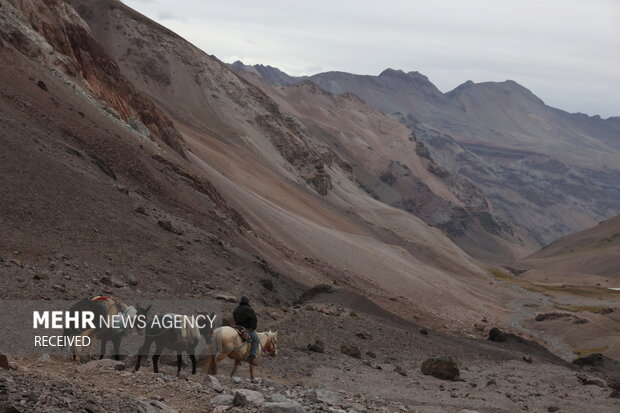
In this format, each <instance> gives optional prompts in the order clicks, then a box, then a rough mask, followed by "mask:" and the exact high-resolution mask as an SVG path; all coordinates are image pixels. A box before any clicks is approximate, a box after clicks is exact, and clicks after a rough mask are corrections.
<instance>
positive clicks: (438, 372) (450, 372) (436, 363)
mask: <svg viewBox="0 0 620 413" xmlns="http://www.w3.org/2000/svg"><path fill="white" fill-rule="evenodd" d="M421 370H422V374H425V375H427V376H428V375H430V376H433V377H436V378H438V379H441V380H458V379H460V377H459V374H460V372H459V368H458V366H457V364H456V363H455V362H454V360H452V358H450V357H445V356H443V357H433V358H429V359H427V360H425V361H424V363H422V367H421Z"/></svg>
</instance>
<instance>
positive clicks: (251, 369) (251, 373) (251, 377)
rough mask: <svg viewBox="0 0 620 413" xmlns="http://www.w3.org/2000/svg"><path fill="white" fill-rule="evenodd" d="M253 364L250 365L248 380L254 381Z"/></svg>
mask: <svg viewBox="0 0 620 413" xmlns="http://www.w3.org/2000/svg"><path fill="white" fill-rule="evenodd" d="M254 367H255V366H254V364H253V363H250V380H252V381H254Z"/></svg>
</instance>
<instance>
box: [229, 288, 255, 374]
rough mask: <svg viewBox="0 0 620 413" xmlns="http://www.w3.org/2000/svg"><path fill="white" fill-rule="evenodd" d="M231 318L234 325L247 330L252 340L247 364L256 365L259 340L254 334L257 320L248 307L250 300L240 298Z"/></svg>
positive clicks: (244, 297)
mask: <svg viewBox="0 0 620 413" xmlns="http://www.w3.org/2000/svg"><path fill="white" fill-rule="evenodd" d="M233 318H234V319H235V324H237V325H240V326H241V327H244V328H246V329H247V330H248V333H249V334H250V337H251V338H252V348H251V349H250V355H249V357H248V359H247V361H248V362H249V363H252V364H256V362H255V359H256V352H257V351H258V344H259V339H258V335H257V334H256V324H257V323H258V320H257V318H256V313H255V312H254V310H253V309H252V307H250V299H249V298H248V297H246V296H245V295H244V296H243V297H241V300H239V305H238V306H237V308H235V310H234V311H233Z"/></svg>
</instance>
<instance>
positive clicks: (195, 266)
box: [0, 0, 618, 413]
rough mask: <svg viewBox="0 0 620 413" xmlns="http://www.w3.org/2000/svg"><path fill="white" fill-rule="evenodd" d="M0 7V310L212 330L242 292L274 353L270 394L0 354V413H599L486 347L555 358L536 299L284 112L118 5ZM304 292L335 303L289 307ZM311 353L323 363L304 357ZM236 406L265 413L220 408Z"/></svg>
mask: <svg viewBox="0 0 620 413" xmlns="http://www.w3.org/2000/svg"><path fill="white" fill-rule="evenodd" d="M72 5H74V6H75V7H76V9H73V8H72ZM0 6H1V7H0V13H1V14H0V29H1V32H0V33H1V35H2V36H1V38H0V60H1V61H2V62H10V63H9V64H4V65H3V66H2V70H1V71H0V120H1V122H2V128H1V129H0V148H1V150H0V188H1V190H2V196H1V197H0V212H1V214H0V220H1V221H0V225H1V227H2V229H3V231H1V232H0V280H1V282H2V287H3V288H2V293H1V294H0V297H1V298H3V299H43V300H46V299H77V298H84V297H88V296H91V295H94V294H101V293H105V294H113V295H115V296H118V297H120V298H121V299H123V298H125V299H129V298H131V299H153V298H158V299H162V298H212V299H214V300H218V301H219V302H221V303H222V304H223V308H224V309H225V311H226V313H228V312H229V311H230V310H232V307H233V305H234V304H233V303H232V302H231V301H235V298H236V297H238V296H239V295H241V294H249V295H251V296H252V299H253V302H254V303H255V307H256V309H257V311H258V313H259V317H260V320H261V324H260V325H261V327H260V328H272V329H277V330H278V331H279V335H280V341H279V347H280V354H279V355H278V357H277V358H276V359H265V360H264V361H263V364H262V366H261V376H262V377H265V378H269V379H270V380H273V381H271V382H269V381H263V382H260V383H249V382H248V381H247V380H240V381H239V382H238V383H237V382H235V381H238V380H235V381H230V380H229V379H226V378H223V377H220V379H219V381H220V382H221V383H220V385H217V384H214V382H212V381H209V379H207V378H205V377H204V376H203V375H202V374H201V375H199V376H196V377H190V378H180V379H177V378H175V377H174V376H173V367H168V366H166V367H164V373H163V374H162V375H154V374H152V373H150V372H148V368H147V367H145V368H144V369H142V370H141V371H140V373H138V374H133V373H132V372H131V369H124V370H123V369H122V368H120V367H117V368H116V369H115V367H114V366H116V364H115V363H114V362H103V363H92V364H86V365H84V366H79V365H76V364H73V363H71V362H68V361H63V360H56V359H53V360H47V359H46V358H45V357H43V358H39V356H32V355H30V356H20V355H9V360H8V361H9V362H10V363H14V364H10V365H9V366H4V367H8V369H4V368H3V369H1V370H0V374H1V377H2V383H1V384H2V386H0V390H1V391H0V393H1V394H0V399H1V400H0V402H2V403H5V404H7V403H9V404H11V405H13V406H14V407H15V409H17V411H50V412H52V411H91V412H94V411H119V412H121V411H122V412H125V411H137V412H154V411H160V412H161V411H168V412H170V411H172V410H170V409H175V410H176V411H179V412H184V411H196V412H198V411H211V410H216V411H224V410H227V411H257V410H263V411H277V410H269V409H277V406H270V405H269V404H268V403H284V404H286V403H289V404H290V405H289V406H288V407H287V408H289V409H293V410H286V411H300V410H299V406H298V405H297V404H296V403H298V404H299V405H301V406H304V407H305V408H306V409H307V410H308V411H339V410H345V411H348V412H350V413H352V412H355V411H358V412H361V411H382V410H387V411H421V412H458V411H460V410H462V409H466V408H470V409H471V408H473V409H475V410H477V411H480V412H512V411H526V410H529V411H546V410H548V409H549V408H554V407H559V408H560V409H561V410H563V411H592V408H594V409H596V411H601V412H606V411H610V412H611V411H615V410H617V407H618V401H617V400H616V399H614V398H610V397H609V395H610V393H611V391H612V390H611V388H609V387H608V382H612V381H613V380H617V379H618V377H615V378H614V374H613V366H615V365H614V364H613V363H612V364H611V366H612V368H599V367H600V366H595V367H594V368H593V369H586V370H584V369H577V368H576V367H575V366H573V365H571V364H569V363H567V362H565V361H564V360H562V359H561V358H559V357H557V356H555V355H553V354H551V353H549V352H548V351H547V350H545V349H544V348H543V347H541V346H540V345H538V344H535V343H533V342H520V341H519V340H517V339H510V340H508V341H506V342H501V343H496V342H490V341H487V340H486V337H487V336H488V334H489V330H490V328H491V327H493V326H499V327H501V328H502V329H504V330H509V331H513V332H515V333H518V334H520V335H522V336H524V337H526V338H528V339H530V338H536V339H537V340H538V341H540V342H544V343H546V344H548V345H549V346H550V348H552V349H553V350H554V351H555V350H559V351H558V354H560V353H561V350H562V349H563V348H564V347H566V343H565V342H564V341H563V340H562V337H561V335H555V334H541V331H540V330H541V329H537V328H530V327H529V325H528V324H527V323H529V322H533V321H532V319H533V317H534V316H535V315H536V314H535V313H534V311H533V310H532V309H533V308H534V307H526V305H527V304H528V303H529V302H530V301H531V300H534V301H537V300H541V301H543V302H544V301H545V300H546V298H545V296H544V294H540V292H536V291H534V292H532V291H527V290H524V289H523V288H517V287H516V286H514V283H513V282H508V281H513V280H512V279H510V280H508V279H506V278H505V277H504V276H499V277H498V276H497V275H496V277H493V275H492V274H491V273H490V272H489V271H488V269H487V268H486V264H484V263H481V262H479V261H478V260H476V259H474V258H472V257H471V256H470V255H468V254H467V253H466V252H464V251H463V250H462V249H461V248H460V247H459V246H458V245H456V244H455V243H454V242H453V241H452V240H451V239H450V238H449V237H448V236H446V234H445V232H442V231H441V230H440V229H438V228H433V227H430V226H429V225H428V224H427V223H426V222H425V221H424V220H422V219H420V218H419V217H417V216H415V215H413V214H411V213H409V212H407V211H405V210H403V209H402V208H394V207H392V206H389V205H387V204H385V203H383V202H380V201H379V200H376V199H373V197H372V196H371V195H370V194H369V193H368V192H367V191H365V190H363V189H362V188H360V186H359V185H358V184H356V183H355V182H354V175H352V173H353V170H352V167H351V164H350V162H349V160H348V159H346V157H345V156H344V155H341V154H339V153H338V151H336V150H335V149H334V148H333V147H330V146H329V145H327V144H325V142H324V141H322V140H321V139H319V137H318V136H317V135H316V133H317V132H316V131H313V130H312V129H313V128H310V127H308V126H306V125H304V124H303V123H302V121H301V120H300V119H297V118H296V117H293V116H292V115H291V114H290V113H289V112H288V110H285V109H284V108H283V107H284V106H285V105H284V103H283V102H282V107H281V106H280V105H279V104H278V103H277V102H276V101H274V100H273V99H272V98H270V97H269V96H268V95H266V94H265V93H264V92H262V91H261V90H260V89H259V88H257V87H255V86H253V85H252V84H250V83H249V82H247V81H246V80H244V79H243V78H241V77H239V76H237V75H236V74H235V73H233V72H232V71H230V70H229V69H228V68H227V67H226V66H225V65H223V64H221V62H219V61H218V60H217V59H215V58H213V57H211V56H209V55H207V54H205V53H204V52H202V51H200V50H198V49H196V48H195V47H193V46H191V45H189V44H188V43H187V42H186V41H184V40H183V39H181V38H179V37H178V36H176V35H175V34H173V33H171V32H169V31H168V30H166V29H165V28H163V27H161V26H159V25H157V24H155V23H153V22H152V21H150V20H148V19H146V18H144V17H143V16H140V15H139V14H137V13H135V12H134V11H132V10H130V9H128V8H126V7H125V6H124V5H122V3H120V2H117V1H107V0H106V1H100V2H96V3H93V2H82V1H77V0H76V1H72V2H71V4H69V3H67V2H64V1H51V0H50V1H42V0H41V1H31V2H19V1H8V0H1V1H0ZM76 10H77V11H76ZM83 19H84V20H83ZM332 98H333V97H332ZM332 98H330V99H332ZM324 104H325V105H327V102H325V103H324ZM364 108H365V106H364V105H362V104H361V103H357V104H356V107H355V111H354V113H355V114H356V115H359V113H360V110H362V111H363V110H366V109H364ZM289 109H290V110H291V111H292V109H291V108H289ZM345 115H346V113H340V114H339V115H338V116H345ZM297 116H299V118H303V116H302V112H301V111H298V112H297ZM368 117H369V118H370V119H372V121H373V122H371V124H375V123H377V122H378V123H381V121H382V120H381V114H379V113H378V112H376V111H374V110H373V111H372V113H370V112H369V113H368ZM326 119H329V120H330V121H331V122H333V118H326ZM336 119H337V118H336ZM341 119H344V118H341ZM384 121H385V122H386V123H385V124H386V125H393V122H391V121H388V120H387V119H385V120H384ZM308 123H309V124H310V122H309V121H308ZM328 126H329V128H328V129H333V127H334V123H332V124H331V125H328ZM371 126H372V125H371ZM373 127H374V126H373ZM398 127H399V128H401V129H400V131H399V139H401V140H402V139H405V138H406V136H404V135H403V133H404V132H406V131H405V130H404V129H402V126H400V125H398ZM348 130H349V131H350V129H348ZM344 132H345V131H344V130H343V133H344ZM349 133H350V132H349ZM380 135H381V131H380V130H379V132H377V134H376V135H374V136H372V135H368V136H366V138H365V139H368V142H371V140H374V141H372V142H376V143H373V144H375V145H378V144H379V143H380ZM339 142H340V144H342V143H344V142H345V141H344V140H342V141H339ZM414 151H415V149H414ZM353 152H355V151H353ZM384 155H385V157H387V158H385V157H383V158H381V159H383V160H386V159H388V158H389V157H394V156H396V151H392V152H390V151H387V152H385V153H384ZM356 156H357V155H356ZM382 156H383V155H382ZM357 159H360V160H364V161H366V160H367V158H365V157H364V156H361V155H359V157H358V158H357ZM368 159H371V158H368ZM373 159H375V158H373ZM411 159H412V160H411V161H410V166H409V168H410V169H411V170H412V171H415V172H416V177H417V179H419V180H420V181H421V182H423V183H424V184H425V185H427V187H428V188H429V190H430V191H431V192H433V199H437V197H438V198H441V199H451V201H453V202H454V203H455V204H458V202H463V201H462V200H461V201H459V199H458V197H456V195H455V194H454V193H452V192H450V191H449V188H448V187H447V186H446V183H445V182H442V181H440V180H438V179H436V177H435V176H436V175H433V174H429V172H428V168H427V164H428V162H427V161H426V160H425V158H424V157H423V156H415V157H412V158H411ZM403 162H404V160H403ZM432 205H434V204H433V203H431V204H429V205H428V207H432ZM474 234H475V232H474ZM484 236H485V237H486V238H485V239H487V240H488V239H489V238H488V234H487V235H484ZM474 238H476V237H475V236H474ZM472 242H474V239H472ZM511 247H512V246H511ZM539 281H540V280H539ZM532 282H533V281H532ZM319 283H327V284H329V285H331V286H336V287H337V288H338V291H337V292H335V293H332V294H323V295H318V296H313V297H311V298H309V299H307V300H305V301H303V302H301V303H297V304H296V302H297V300H298V299H299V298H300V297H301V296H302V293H303V292H304V291H307V290H308V289H309V288H310V287H312V286H314V285H316V284H319ZM543 293H544V292H543ZM612 298H613V297H612ZM612 298H610V300H611V299H612ZM606 305H607V303H606ZM610 314H611V315H610ZM610 314H604V315H601V317H615V316H616V315H615V314H617V313H610ZM598 316H599V315H596V317H598ZM579 317H582V315H581V314H580V315H579ZM583 317H584V318H585V317H586V316H583ZM588 317H590V316H588ZM592 317H595V316H592ZM593 320H594V319H593ZM556 321H558V320H549V321H543V323H551V322H554V323H555V322H556ZM559 321H560V322H564V321H566V320H564V319H563V318H562V319H559ZM592 325H594V323H592ZM422 329H424V331H425V332H426V334H423V333H422V332H421V331H422ZM560 329H562V327H557V328H554V330H549V332H550V333H555V331H556V330H558V331H559V330H560ZM589 334H597V333H596V331H594V332H592V333H589ZM558 336H560V338H558ZM316 340H321V341H323V342H324V346H325V353H315V352H309V351H308V350H307V345H308V344H312V343H314V342H315V341H316ZM566 340H567V341H570V340H568V338H566ZM579 340H581V339H578V341H579ZM342 345H349V346H353V347H354V349H353V350H352V352H353V353H355V349H356V348H357V349H359V350H360V357H361V358H355V357H351V356H350V355H346V354H343V353H342V352H341V346H342ZM348 352H349V353H351V351H348ZM368 352H371V353H373V354H374V357H373V356H372V355H370V354H369V353H368ZM562 355H564V354H562ZM431 356H450V357H452V358H454V360H455V361H456V362H457V363H458V365H459V367H460V369H461V377H462V379H463V380H464V381H442V380H439V379H436V378H433V377H431V376H425V375H423V374H422V373H421V370H420V369H421V364H422V362H423V361H425V360H426V359H427V358H428V357H431ZM524 357H525V358H524ZM530 361H531V362H530ZM106 363H107V364H106ZM609 363H611V362H610V361H606V362H605V364H604V366H608V365H609ZM229 367H230V366H224V367H223V368H224V371H226V369H227V368H229ZM610 371H611V373H610ZM580 374H581V375H584V374H585V375H586V378H587V380H586V381H585V382H586V384H583V382H584V380H581V381H580V379H578V378H577V375H580ZM240 375H241V376H244V377H247V372H246V371H245V370H243V371H242V372H241V373H240ZM591 382H594V383H596V384H591ZM587 383H590V384H587ZM240 388H247V389H249V390H254V391H257V392H259V393H260V395H261V397H262V398H264V399H265V400H264V401H262V402H260V403H259V402H257V401H255V402H254V404H252V403H250V404H248V405H243V406H230V403H231V400H230V397H229V396H233V395H234V393H235V391H236V390H238V389H240ZM316 389H326V390H328V391H330V392H335V393H322V392H321V391H319V392H318V393H317V392H316V391H315V390H316ZM247 394H248V397H250V398H251V397H255V398H257V397H258V396H257V395H256V394H254V393H247ZM276 394H280V395H281V397H284V398H286V399H289V400H284V399H282V398H281V397H280V396H277V395H276ZM317 394H319V395H318V396H317ZM216 395H224V396H226V397H220V398H219V399H218V398H217V397H216ZM145 400H146V401H145ZM281 407H282V406H281ZM7 409H8V407H7ZM166 409H168V410H166ZM7 411H11V410H7ZM13 411H15V410H13Z"/></svg>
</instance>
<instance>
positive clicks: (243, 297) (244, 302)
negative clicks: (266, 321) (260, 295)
mask: <svg viewBox="0 0 620 413" xmlns="http://www.w3.org/2000/svg"><path fill="white" fill-rule="evenodd" d="M239 304H247V305H250V299H249V298H248V297H246V296H245V295H244V296H241V300H239Z"/></svg>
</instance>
